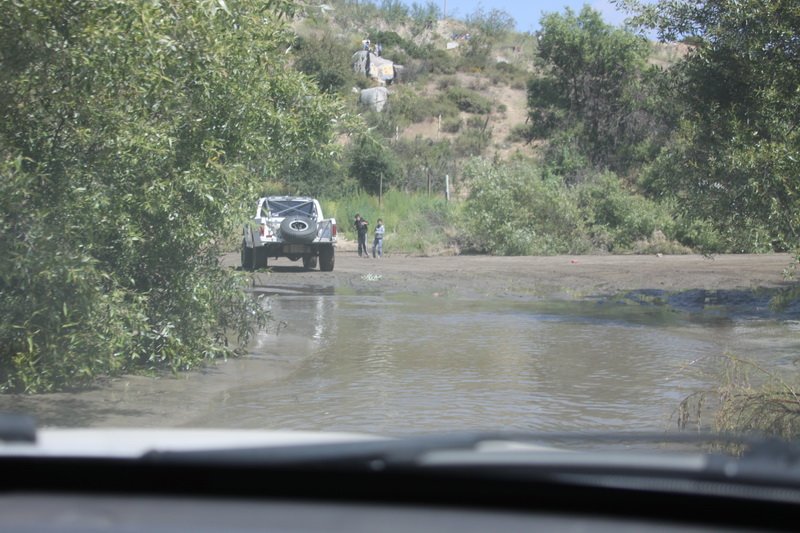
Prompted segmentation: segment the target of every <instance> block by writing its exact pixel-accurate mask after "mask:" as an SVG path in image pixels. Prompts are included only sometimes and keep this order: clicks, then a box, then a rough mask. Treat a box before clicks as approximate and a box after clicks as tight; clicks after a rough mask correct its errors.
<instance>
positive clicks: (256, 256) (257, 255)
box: [253, 246, 267, 270]
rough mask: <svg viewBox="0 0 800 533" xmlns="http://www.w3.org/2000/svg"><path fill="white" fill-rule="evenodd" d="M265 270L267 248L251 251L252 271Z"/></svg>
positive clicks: (262, 247)
mask: <svg viewBox="0 0 800 533" xmlns="http://www.w3.org/2000/svg"><path fill="white" fill-rule="evenodd" d="M260 268H267V247H266V246H261V247H260V248H254V249H253V270H258V269H260Z"/></svg>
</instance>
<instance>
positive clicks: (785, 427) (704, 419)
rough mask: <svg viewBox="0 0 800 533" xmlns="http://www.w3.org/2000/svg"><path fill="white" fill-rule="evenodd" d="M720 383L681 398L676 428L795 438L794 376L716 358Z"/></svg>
mask: <svg viewBox="0 0 800 533" xmlns="http://www.w3.org/2000/svg"><path fill="white" fill-rule="evenodd" d="M719 359H720V363H721V365H720V366H718V368H719V372H720V375H719V385H718V386H717V387H715V388H714V389H712V390H705V391H700V392H696V393H694V394H691V395H689V396H688V397H686V398H685V399H684V400H683V401H682V402H681V403H680V405H679V407H678V410H677V422H678V427H679V428H680V429H688V428H690V427H697V429H699V430H702V429H706V428H707V427H708V426H710V427H711V428H713V429H714V430H715V431H719V432H723V433H735V434H759V435H768V436H774V437H780V438H784V439H788V440H794V439H797V438H798V437H800V392H798V387H797V385H796V383H794V382H795V381H796V380H797V376H795V375H789V376H784V375H779V374H778V373H777V372H776V371H771V370H768V369H766V368H764V367H762V366H761V365H759V364H758V363H755V362H753V361H750V360H745V359H741V358H738V357H735V356H732V355H724V356H721V357H720V358H719Z"/></svg>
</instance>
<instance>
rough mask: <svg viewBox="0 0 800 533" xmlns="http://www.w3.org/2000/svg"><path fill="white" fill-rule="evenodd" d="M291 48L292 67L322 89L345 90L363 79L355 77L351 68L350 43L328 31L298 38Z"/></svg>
mask: <svg viewBox="0 0 800 533" xmlns="http://www.w3.org/2000/svg"><path fill="white" fill-rule="evenodd" d="M294 50H295V52H294V55H295V58H296V59H295V68H296V69H297V70H299V71H300V72H303V73H305V74H308V75H309V76H311V77H312V78H314V79H315V80H316V81H317V84H318V85H319V86H320V88H321V89H322V90H323V91H326V92H328V93H337V92H341V91H343V90H346V91H349V90H350V88H351V87H354V86H356V85H357V84H358V83H359V82H362V81H363V78H364V76H363V75H362V76H358V77H357V76H356V74H355V72H353V67H352V65H351V58H352V56H353V52H354V50H353V48H352V46H350V45H349V43H347V42H344V40H342V39H338V38H336V37H335V36H333V35H331V34H330V33H325V34H323V35H321V36H320V37H309V38H305V39H304V38H298V39H297V40H296V41H295V46H294ZM357 78H358V79H357Z"/></svg>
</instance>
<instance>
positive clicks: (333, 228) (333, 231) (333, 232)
mask: <svg viewBox="0 0 800 533" xmlns="http://www.w3.org/2000/svg"><path fill="white" fill-rule="evenodd" d="M331 237H336V224H332V225H331Z"/></svg>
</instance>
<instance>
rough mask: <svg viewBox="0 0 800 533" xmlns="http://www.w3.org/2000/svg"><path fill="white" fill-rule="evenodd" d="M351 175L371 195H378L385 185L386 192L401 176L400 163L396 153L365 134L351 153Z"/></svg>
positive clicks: (354, 144)
mask: <svg viewBox="0 0 800 533" xmlns="http://www.w3.org/2000/svg"><path fill="white" fill-rule="evenodd" d="M349 161H350V167H349V168H350V175H351V176H352V177H353V178H355V179H356V180H357V181H358V183H359V185H361V187H362V188H363V189H364V190H365V191H367V192H368V193H370V194H378V192H379V191H380V189H381V183H383V190H384V191H386V190H387V189H388V188H389V187H390V186H391V185H392V184H395V183H397V182H398V181H399V178H400V176H401V167H400V162H399V161H398V160H397V156H395V154H394V152H393V151H392V150H391V149H390V148H387V147H386V146H384V145H383V144H382V142H381V141H380V140H379V139H376V138H375V137H373V136H372V135H370V134H363V135H361V136H359V137H358V139H357V140H356V141H355V142H354V143H353V144H352V146H351V147H350V152H349Z"/></svg>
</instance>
